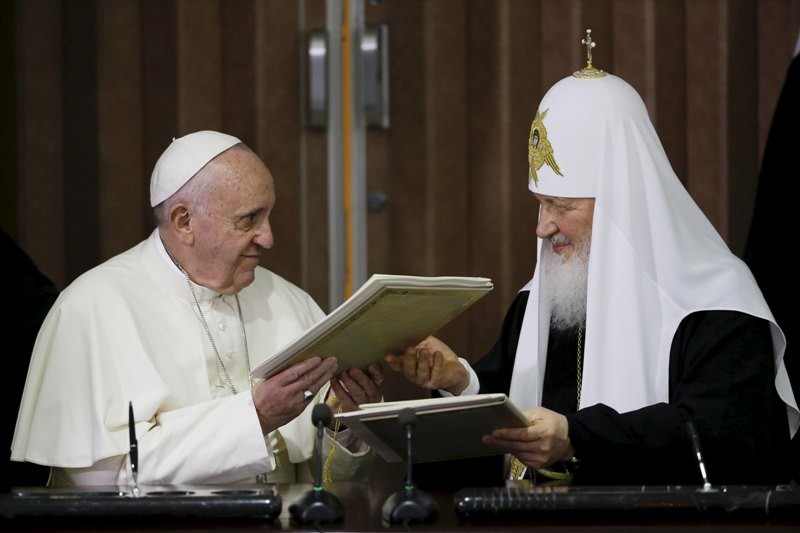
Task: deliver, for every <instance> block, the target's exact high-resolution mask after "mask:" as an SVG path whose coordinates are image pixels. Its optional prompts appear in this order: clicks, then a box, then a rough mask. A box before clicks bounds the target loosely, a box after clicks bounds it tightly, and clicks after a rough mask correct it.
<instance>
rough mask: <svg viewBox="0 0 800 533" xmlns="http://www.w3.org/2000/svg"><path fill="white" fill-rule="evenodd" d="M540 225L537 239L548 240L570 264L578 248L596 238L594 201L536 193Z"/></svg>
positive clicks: (557, 252) (555, 251)
mask: <svg viewBox="0 0 800 533" xmlns="http://www.w3.org/2000/svg"><path fill="white" fill-rule="evenodd" d="M535 196H536V199H537V200H539V204H540V206H541V207H540V209H539V223H538V224H537V225H536V236H537V237H539V238H540V239H547V240H549V242H550V243H552V246H553V252H554V253H556V254H557V255H559V256H561V258H562V259H563V260H564V261H569V260H570V259H571V258H572V256H573V254H574V253H575V250H576V248H577V247H582V246H589V244H590V242H591V239H592V218H593V216H594V198H561V197H557V196H545V195H543V194H536V195H535Z"/></svg>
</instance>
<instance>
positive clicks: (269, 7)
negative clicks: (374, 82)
mask: <svg viewBox="0 0 800 533" xmlns="http://www.w3.org/2000/svg"><path fill="white" fill-rule="evenodd" d="M278 3H279V0H271V1H269V2H262V3H260V5H259V9H260V12H259V13H260V14H259V19H258V20H259V25H258V31H259V33H260V34H261V35H262V41H261V43H260V49H259V53H258V56H257V57H258V61H257V62H256V63H255V69H256V72H257V74H256V79H257V84H256V91H255V93H254V98H255V99H256V100H257V101H258V106H257V108H256V107H254V108H253V109H258V113H257V114H255V116H254V118H255V119H256V121H257V122H256V131H257V137H258V139H257V149H256V151H257V152H258V153H259V154H260V155H261V157H262V159H263V160H264V162H265V163H266V165H267V167H268V168H269V169H270V171H271V172H272V175H273V178H274V180H275V190H276V196H277V203H276V205H275V210H274V211H273V213H272V216H271V217H270V220H271V223H272V231H273V233H274V235H275V248H274V250H273V251H270V252H268V253H267V254H265V255H266V257H265V259H264V264H265V265H266V266H267V267H268V268H270V269H272V270H274V271H276V272H278V273H279V274H281V275H282V276H284V277H285V278H287V279H289V280H290V281H292V282H294V283H298V284H299V283H300V278H301V264H300V262H301V253H302V252H301V248H300V246H301V240H300V238H299V229H300V227H301V218H300V217H301V215H302V212H301V209H300V186H299V185H300V181H299V178H300V170H299V164H300V152H299V146H298V143H299V139H300V124H299V121H298V118H299V111H298V109H299V106H300V97H299V96H300V95H299V91H298V87H297V83H296V80H297V79H298V78H299V74H298V59H297V58H298V55H297V46H298V41H297V12H296V10H295V9H291V10H287V9H278ZM323 190H324V189H323ZM317 195H319V193H317ZM322 196H323V199H324V194H322ZM316 238H320V236H319V235H317V236H316ZM315 296H319V293H317V294H315Z"/></svg>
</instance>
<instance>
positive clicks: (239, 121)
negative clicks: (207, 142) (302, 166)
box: [220, 0, 257, 147]
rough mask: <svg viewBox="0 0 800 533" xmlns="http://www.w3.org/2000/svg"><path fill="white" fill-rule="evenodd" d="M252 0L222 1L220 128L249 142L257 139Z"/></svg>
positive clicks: (254, 23) (254, 25) (254, 20)
mask: <svg viewBox="0 0 800 533" xmlns="http://www.w3.org/2000/svg"><path fill="white" fill-rule="evenodd" d="M255 10H256V6H255V2H254V0H226V1H225V2H223V3H222V5H221V21H220V25H221V27H222V29H221V34H222V36H221V39H222V50H221V55H222V57H221V62H222V114H223V116H222V130H223V131H224V132H226V133H229V134H231V135H234V136H236V137H238V138H240V139H242V140H243V141H244V142H245V143H247V144H248V145H249V146H251V147H252V146H253V145H254V143H255V141H256V120H257V118H256V114H255V113H254V112H253V110H254V109H255V108H256V62H255V57H256V56H255V47H256V39H255V35H256V28H255V27H256V17H255Z"/></svg>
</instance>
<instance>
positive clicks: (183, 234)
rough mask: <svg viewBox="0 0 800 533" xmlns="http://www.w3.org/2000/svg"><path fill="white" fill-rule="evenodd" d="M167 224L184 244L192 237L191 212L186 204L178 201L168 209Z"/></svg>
mask: <svg viewBox="0 0 800 533" xmlns="http://www.w3.org/2000/svg"><path fill="white" fill-rule="evenodd" d="M169 224H170V226H171V227H172V231H174V232H175V234H176V235H177V236H178V238H179V239H180V240H181V241H183V242H184V243H186V244H191V241H192V240H193V239H194V234H193V233H192V212H191V210H190V209H189V206H187V205H186V204H182V203H178V204H175V205H174V206H172V209H170V211H169Z"/></svg>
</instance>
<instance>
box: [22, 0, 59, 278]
mask: <svg viewBox="0 0 800 533" xmlns="http://www.w3.org/2000/svg"><path fill="white" fill-rule="evenodd" d="M18 8H19V10H20V12H19V15H18V17H19V18H18V19H17V20H18V24H19V26H18V29H17V39H18V42H19V56H18V57H19V60H18V61H19V64H18V67H17V68H18V70H17V72H19V78H18V79H17V83H16V86H17V88H18V93H17V94H18V96H17V98H18V100H17V105H18V108H17V120H18V121H19V125H18V126H17V131H18V132H19V138H18V140H17V142H18V148H17V154H18V157H19V161H18V164H17V170H18V172H19V183H20V185H19V191H20V194H19V199H18V202H19V204H18V208H19V224H20V226H19V237H18V242H19V243H20V246H22V247H23V248H24V249H25V250H26V251H27V252H28V254H29V255H30V256H31V257H32V258H33V259H34V261H36V263H37V264H38V265H39V268H40V269H41V270H42V272H43V273H44V274H46V275H47V276H48V277H50V279H51V280H53V283H55V284H56V286H58V287H61V288H63V287H64V286H65V284H66V283H67V282H69V281H71V279H70V278H68V276H67V270H66V250H67V240H66V231H65V224H64V212H65V210H66V205H65V201H64V198H65V196H64V195H65V186H64V181H63V179H64V159H63V154H64V142H63V128H62V124H63V120H64V118H63V115H64V101H63V98H62V81H61V80H62V76H61V72H62V52H61V51H62V13H61V2H58V1H56V0H52V1H41V0H40V1H37V2H24V3H19V4H18ZM8 201H9V202H13V201H17V199H16V198H14V199H8Z"/></svg>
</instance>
